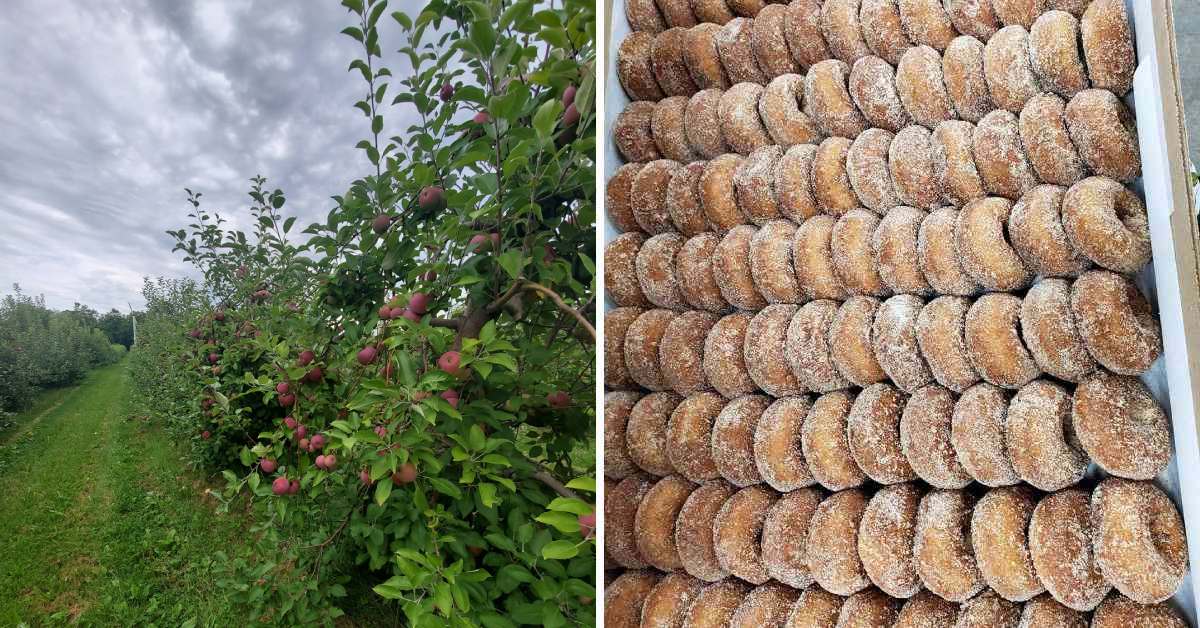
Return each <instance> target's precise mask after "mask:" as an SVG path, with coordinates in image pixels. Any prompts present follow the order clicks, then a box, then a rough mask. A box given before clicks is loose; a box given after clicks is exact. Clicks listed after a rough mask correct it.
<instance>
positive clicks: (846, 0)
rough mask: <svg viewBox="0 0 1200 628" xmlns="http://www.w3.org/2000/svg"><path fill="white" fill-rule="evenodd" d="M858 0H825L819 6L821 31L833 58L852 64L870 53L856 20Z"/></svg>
mask: <svg viewBox="0 0 1200 628" xmlns="http://www.w3.org/2000/svg"><path fill="white" fill-rule="evenodd" d="M858 10H859V0H825V2H824V4H823V5H822V6H821V32H822V33H823V34H824V35H825V43H826V44H827V45H828V46H829V51H830V52H831V53H833V57H834V58H835V59H841V60H842V61H845V62H846V63H847V64H850V65H853V64H854V62H855V61H858V59H859V58H860V57H865V56H867V55H869V54H871V49H870V48H869V47H868V46H867V42H866V41H865V40H864V39H863V32H862V27H861V26H860V25H859V21H858Z"/></svg>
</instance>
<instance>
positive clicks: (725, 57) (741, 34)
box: [716, 17, 767, 85]
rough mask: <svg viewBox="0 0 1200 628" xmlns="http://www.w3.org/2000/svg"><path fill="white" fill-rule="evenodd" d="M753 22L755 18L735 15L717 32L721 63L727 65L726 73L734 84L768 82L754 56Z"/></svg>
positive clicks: (760, 83)
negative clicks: (751, 39) (752, 40)
mask: <svg viewBox="0 0 1200 628" xmlns="http://www.w3.org/2000/svg"><path fill="white" fill-rule="evenodd" d="M753 24H754V20H751V19H748V18H745V17H735V18H733V19H732V20H729V21H728V22H726V23H725V25H724V26H722V27H721V30H720V31H718V32H717V37H716V42H717V52H718V53H720V55H721V65H723V66H725V73H726V74H727V75H728V76H729V82H730V83H732V84H737V83H757V84H759V85H763V84H765V83H766V82H767V75H766V74H764V73H763V71H762V69H761V68H759V67H758V61H757V60H756V59H755V58H754V46H753V44H752V43H751V41H750V36H751V33H752V30H753V28H752V27H753Z"/></svg>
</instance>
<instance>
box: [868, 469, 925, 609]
mask: <svg viewBox="0 0 1200 628" xmlns="http://www.w3.org/2000/svg"><path fill="white" fill-rule="evenodd" d="M920 502H921V489H920V488H919V487H918V486H917V485H916V484H911V483H910V484H896V485H894V486H887V487H884V488H882V489H880V490H879V491H878V492H876V493H875V495H874V496H872V497H871V500H870V502H868V503H867V507H866V510H865V511H864V512H863V516H862V521H861V522H860V524H859V529H858V548H857V551H858V555H859V558H860V559H861V560H862V564H863V569H864V570H865V571H866V572H867V576H868V577H870V579H871V582H873V583H875V586H877V587H879V588H880V589H881V590H882V591H883V592H884V593H887V594H888V595H890V596H892V597H895V598H909V597H912V596H914V595H916V594H917V592H918V591H920V590H921V588H922V585H921V579H920V577H919V576H918V575H917V571H916V568H915V567H914V565H913V539H914V537H915V535H916V530H917V507H918V506H919V505H920Z"/></svg>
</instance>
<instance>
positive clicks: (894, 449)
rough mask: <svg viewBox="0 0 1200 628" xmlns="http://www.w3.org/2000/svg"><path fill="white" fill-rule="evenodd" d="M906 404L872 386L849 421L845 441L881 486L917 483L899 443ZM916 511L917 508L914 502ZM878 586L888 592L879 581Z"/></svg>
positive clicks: (885, 387)
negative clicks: (909, 482)
mask: <svg viewBox="0 0 1200 628" xmlns="http://www.w3.org/2000/svg"><path fill="white" fill-rule="evenodd" d="M906 403H908V396H907V395H905V394H904V393H902V392H900V390H898V389H897V388H896V387H895V386H892V385H891V384H885V383H879V384H871V385H870V386H867V387H866V388H864V389H863V391H862V392H861V393H859V395H858V397H857V398H856V399H855V400H854V405H853V406H851V407H850V415H849V416H848V417H846V440H847V441H848V442H849V445H850V455H851V457H853V458H854V462H855V464H857V465H858V468H860V469H862V471H863V473H865V474H866V475H867V477H869V478H871V479H872V480H874V481H876V482H878V483H880V484H885V485H886V484H898V483H900V482H908V481H911V480H915V479H917V474H916V473H915V472H914V471H913V469H912V466H910V465H909V464H908V458H906V457H905V456H904V448H903V447H902V446H901V443H900V417H901V415H902V414H903V413H904V405H905V404H906ZM913 508H914V510H915V508H916V502H915V501H914V502H913ZM864 560H865V559H864ZM872 579H873V580H874V578H872ZM875 584H876V586H878V587H879V588H881V589H884V590H885V591H886V590H888V587H885V586H883V585H882V584H880V583H879V581H878V580H875ZM896 597H908V596H896Z"/></svg>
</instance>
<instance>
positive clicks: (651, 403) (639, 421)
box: [625, 392, 683, 571]
mask: <svg viewBox="0 0 1200 628" xmlns="http://www.w3.org/2000/svg"><path fill="white" fill-rule="evenodd" d="M681 401H683V398H682V397H680V396H679V395H676V394H675V393H670V392H657V393H650V394H648V395H646V396H645V397H642V398H641V399H640V400H638V402H637V403H636V404H634V406H633V409H632V410H630V412H629V421H628V422H627V423H626V424H625V451H626V452H628V454H629V458H630V459H631V460H633V462H634V464H636V465H637V466H638V467H640V468H641V469H642V470H643V471H645V472H646V473H649V474H651V475H658V476H664V475H671V474H673V473H675V467H674V466H672V465H671V459H670V458H669V457H667V452H666V445H667V422H668V421H669V420H670V419H671V413H672V412H674V411H675V407H676V406H678V405H679V402H681ZM647 558H649V557H647ZM664 571H670V570H669V569H667V570H664Z"/></svg>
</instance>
